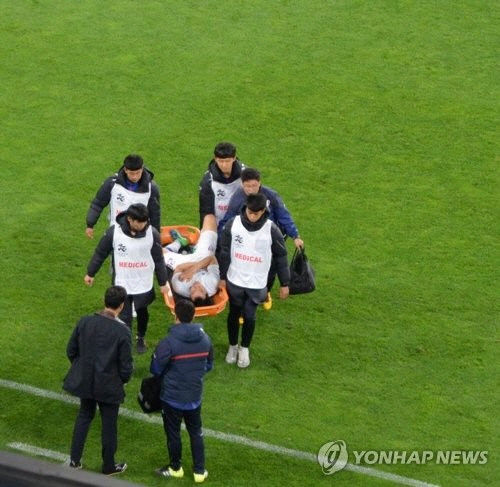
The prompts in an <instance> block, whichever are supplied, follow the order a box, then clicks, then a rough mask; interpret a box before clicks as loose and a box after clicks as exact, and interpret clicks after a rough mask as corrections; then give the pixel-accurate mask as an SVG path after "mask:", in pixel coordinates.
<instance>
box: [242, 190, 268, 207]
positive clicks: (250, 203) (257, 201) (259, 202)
mask: <svg viewBox="0 0 500 487" xmlns="http://www.w3.org/2000/svg"><path fill="white" fill-rule="evenodd" d="M266 206H267V198H266V196H265V195H264V194H262V193H256V194H249V195H248V196H247V208H248V209H249V210H250V211H261V210H264V209H265V208H266Z"/></svg>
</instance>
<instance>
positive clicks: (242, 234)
mask: <svg viewBox="0 0 500 487" xmlns="http://www.w3.org/2000/svg"><path fill="white" fill-rule="evenodd" d="M266 203H267V199H266V197H265V196H264V195H263V194H261V193H257V194H251V195H249V196H248V197H247V200H246V206H244V207H243V209H242V210H241V213H240V214H239V215H238V216H235V217H234V218H232V219H231V220H229V221H228V222H227V224H226V225H225V226H224V229H223V230H222V234H221V238H220V258H219V267H220V277H221V280H222V283H224V282H225V284H226V288H227V292H228V295H229V314H228V317H227V331H228V340H229V349H228V352H227V355H226V362H227V363H230V364H233V363H236V361H237V362H238V367H242V368H245V367H248V366H249V365H250V355H249V350H248V349H249V346H250V343H251V341H252V337H253V333H254V330H255V319H256V310H257V306H258V305H259V304H260V303H262V302H264V300H265V299H266V295H267V276H268V273H269V269H270V266H271V261H272V260H274V262H275V263H276V270H277V273H278V278H279V281H280V284H281V287H280V298H282V299H285V298H287V297H288V294H289V289H288V284H289V281H290V269H289V268H288V260H287V249H286V246H285V241H284V239H283V234H282V233H281V231H280V229H279V228H278V227H277V226H276V224H275V223H273V222H272V221H271V220H269V211H268V210H267V208H266ZM240 317H242V318H243V326H242V332H241V334H242V336H241V345H240V346H239V347H238V335H239V328H240V327H239V319H240Z"/></svg>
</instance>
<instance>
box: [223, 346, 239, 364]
mask: <svg viewBox="0 0 500 487" xmlns="http://www.w3.org/2000/svg"><path fill="white" fill-rule="evenodd" d="M237 359H238V345H229V350H228V351H227V354H226V363H228V364H235V363H236V360H237Z"/></svg>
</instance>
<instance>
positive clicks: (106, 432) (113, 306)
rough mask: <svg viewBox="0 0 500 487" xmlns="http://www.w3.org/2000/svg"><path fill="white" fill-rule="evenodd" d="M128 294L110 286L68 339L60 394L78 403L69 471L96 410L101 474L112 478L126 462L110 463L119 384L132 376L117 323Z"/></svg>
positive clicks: (125, 338)
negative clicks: (67, 366)
mask: <svg viewBox="0 0 500 487" xmlns="http://www.w3.org/2000/svg"><path fill="white" fill-rule="evenodd" d="M126 297H127V292H126V290H125V288H123V287H121V286H111V287H110V288H108V289H107V290H106V293H105V295H104V310H103V311H99V312H97V313H95V314H93V315H89V316H84V317H83V318H81V319H80V321H79V322H78V324H77V325H76V327H75V329H74V330H73V333H72V335H71V337H70V339H69V342H68V346H67V349H66V354H67V356H68V358H69V360H70V361H71V367H70V369H69V371H68V373H67V375H66V377H65V378H64V383H63V389H65V390H66V391H68V392H69V393H71V394H73V395H74V396H77V397H79V398H80V410H79V411H78V415H77V417H76V421H75V426H74V430H73V440H72V443H71V460H70V466H71V467H73V468H82V464H81V458H82V453H83V448H84V445H85V439H86V438H87V433H88V431H89V428H90V425H91V423H92V420H93V419H94V416H95V412H96V408H97V406H99V411H100V412H101V418H102V435H101V438H102V460H103V464H102V473H104V474H106V475H115V474H119V473H122V472H124V471H125V470H126V468H127V464H126V463H115V453H116V450H117V446H118V439H117V437H118V428H117V422H118V410H119V408H120V403H122V402H123V399H124V398H125V391H124V388H123V385H124V384H126V383H127V382H128V381H129V379H130V377H131V375H132V371H133V368H134V367H133V361H132V347H131V340H130V329H129V328H128V327H127V326H126V325H125V323H123V321H121V320H120V319H119V318H118V315H119V314H120V312H121V310H122V309H123V306H124V303H125V299H126Z"/></svg>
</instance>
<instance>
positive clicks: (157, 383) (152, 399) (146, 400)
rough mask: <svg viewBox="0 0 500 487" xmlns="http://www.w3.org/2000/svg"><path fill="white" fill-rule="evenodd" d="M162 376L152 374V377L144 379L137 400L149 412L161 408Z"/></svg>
mask: <svg viewBox="0 0 500 487" xmlns="http://www.w3.org/2000/svg"><path fill="white" fill-rule="evenodd" d="M161 377H162V376H159V377H156V376H154V375H152V376H151V377H146V378H144V379H142V382H141V390H140V391H139V394H137V402H138V403H139V406H141V409H142V410H143V411H144V412H145V413H147V414H150V413H155V412H156V411H160V410H161V400H160V391H161Z"/></svg>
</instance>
